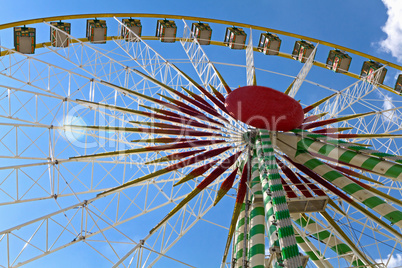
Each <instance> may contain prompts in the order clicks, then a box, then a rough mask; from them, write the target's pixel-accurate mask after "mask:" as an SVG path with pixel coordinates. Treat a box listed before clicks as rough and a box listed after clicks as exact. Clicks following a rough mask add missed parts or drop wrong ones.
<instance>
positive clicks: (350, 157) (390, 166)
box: [287, 136, 402, 181]
mask: <svg viewBox="0 0 402 268" xmlns="http://www.w3.org/2000/svg"><path fill="white" fill-rule="evenodd" d="M287 137H289V136H287ZM294 137H295V138H297V139H298V146H299V148H303V149H305V150H307V151H310V152H315V153H318V154H321V155H325V156H328V157H330V158H334V159H338V160H339V161H342V162H345V163H349V164H351V165H354V166H358V167H361V168H364V169H367V170H371V171H373V172H375V173H377V174H381V175H383V176H385V177H388V178H392V179H396V180H398V181H402V165H399V164H397V163H392V162H390V161H386V160H383V159H379V158H377V157H370V156H368V155H364V154H361V153H359V152H356V151H352V150H347V149H344V148H340V147H337V146H334V145H332V144H327V143H323V142H321V141H315V140H312V139H310V138H301V137H297V136H294ZM338 142H341V141H338ZM340 145H342V144H340ZM351 148H353V147H351ZM364 149H366V148H364ZM367 150H368V149H367ZM384 156H385V155H384ZM395 157H396V156H395Z"/></svg>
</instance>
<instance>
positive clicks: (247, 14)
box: [0, 0, 402, 267]
mask: <svg viewBox="0 0 402 268" xmlns="http://www.w3.org/2000/svg"><path fill="white" fill-rule="evenodd" d="M398 5H399V7H398ZM401 6H402V5H401V4H400V3H398V0H383V1H367V0H350V1H342V2H340V1H322V0H306V1H289V0H283V1H272V0H265V1H264V0H256V1H239V0H222V1H217V0H206V1H189V0H187V1H185V0H172V1H166V0H164V1H156V0H148V1H133V0H131V1H128V0H124V1H106V0H99V1H96V2H95V1H85V0H70V1H65V2H61V1H60V2H56V1H50V0H39V1H28V0H22V1H18V3H12V2H11V1H7V2H4V3H2V11H1V16H0V24H3V23H8V22H13V21H19V20H25V19H33V18H39V17H48V16H57V15H69V14H85V13H123V12H133V13H156V14H158V13H159V14H176V15H188V16H198V17H207V18H216V19H222V20H230V21H238V22H243V23H249V24H254V25H259V26H266V27H270V28H275V29H279V30H283V31H288V32H293V33H298V34H301V35H306V36H310V37H314V38H317V39H322V40H325V41H329V42H333V43H336V44H339V45H342V46H346V47H350V48H353V49H356V50H359V51H362V52H365V53H368V54H372V55H374V56H377V57H380V58H383V59H385V60H388V61H391V62H400V63H401V62H402V49H401V48H402V37H399V36H398V34H401V33H402V20H400V21H398V19H397V16H398V14H401V12H402V8H401ZM7 38H9V37H7V36H1V39H2V40H4V39H7ZM384 40H385V41H384ZM395 75H396V72H393V73H390V77H391V78H389V79H391V80H390V81H389V84H390V85H391V86H393V84H394V80H393V77H394V76H395ZM215 235H216V236H215ZM218 235H219V234H215V233H214V231H213V230H212V231H211V236H212V237H218ZM199 238H200V240H199V243H204V244H206V245H207V244H208V240H206V239H204V237H202V236H201V237H199ZM186 239H189V238H186ZM219 250H220V249H219ZM64 252H68V250H66V251H64ZM58 254H60V253H58ZM62 254H68V253H62ZM186 254H188V256H190V254H194V252H186ZM401 258H402V256H396V257H395V260H399V262H400V259H401ZM190 259H191V258H187V260H190ZM55 263H57V262H55ZM199 263H204V262H202V261H200V262H199ZM88 266H91V264H90V263H85V264H84V266H83V267H88ZM32 267H34V266H32ZM172 267H173V266H172Z"/></svg>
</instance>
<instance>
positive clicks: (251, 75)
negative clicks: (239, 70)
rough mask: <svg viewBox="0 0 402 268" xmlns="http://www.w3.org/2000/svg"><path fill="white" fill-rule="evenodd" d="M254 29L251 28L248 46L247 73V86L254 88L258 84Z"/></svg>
mask: <svg viewBox="0 0 402 268" xmlns="http://www.w3.org/2000/svg"><path fill="white" fill-rule="evenodd" d="M252 33H253V29H251V28H250V36H249V38H248V45H247V46H246V73H247V85H248V86H252V85H254V86H255V85H256V84H257V79H256V75H255V65H254V54H253V53H254V47H253V35H252Z"/></svg>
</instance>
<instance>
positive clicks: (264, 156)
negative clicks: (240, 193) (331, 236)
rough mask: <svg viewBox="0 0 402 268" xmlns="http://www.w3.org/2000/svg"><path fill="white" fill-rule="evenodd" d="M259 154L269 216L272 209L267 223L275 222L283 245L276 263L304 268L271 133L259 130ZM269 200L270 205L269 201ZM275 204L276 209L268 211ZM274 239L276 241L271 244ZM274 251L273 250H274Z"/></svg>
mask: <svg viewBox="0 0 402 268" xmlns="http://www.w3.org/2000/svg"><path fill="white" fill-rule="evenodd" d="M256 147H257V157H258V160H259V164H260V179H261V185H262V189H263V192H264V199H265V200H264V201H265V202H266V204H265V213H266V215H267V216H268V217H269V215H270V213H271V214H272V212H273V215H274V216H273V217H272V218H270V219H269V220H271V221H272V222H269V221H268V222H267V227H268V230H269V231H270V227H271V226H272V225H274V226H275V225H276V229H277V235H278V240H279V246H280V252H281V254H280V256H281V259H282V261H283V263H280V261H281V259H277V260H276V262H275V264H273V266H274V267H275V266H284V267H287V268H301V267H303V266H302V261H301V256H300V254H299V249H298V247H297V242H296V237H295V234H294V230H293V226H292V220H291V218H290V213H289V209H288V205H287V202H286V193H285V191H284V189H283V186H282V182H281V177H280V175H279V170H278V166H277V164H276V160H275V154H274V148H273V147H272V141H271V136H270V132H269V131H268V130H263V129H260V130H259V133H258V136H257V139H256ZM267 203H268V204H267ZM270 206H272V209H273V211H271V212H270V211H267V210H269V209H270ZM273 238H274V234H271V248H272V247H273V246H275V242H274V239H273ZM272 242H274V243H272ZM271 252H272V251H271Z"/></svg>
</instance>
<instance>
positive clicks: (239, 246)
mask: <svg viewBox="0 0 402 268" xmlns="http://www.w3.org/2000/svg"><path fill="white" fill-rule="evenodd" d="M245 209H246V205H245V204H244V203H243V205H242V207H241V210H240V215H239V219H238V220H237V224H236V232H235V239H234V241H235V242H234V243H235V259H236V265H235V267H236V268H243V260H244V259H243V251H244V250H245V251H246V256H247V248H246V249H245V248H244V239H247V238H248V235H247V234H245V233H244V223H245V219H246V218H245V211H246V210H245Z"/></svg>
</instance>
